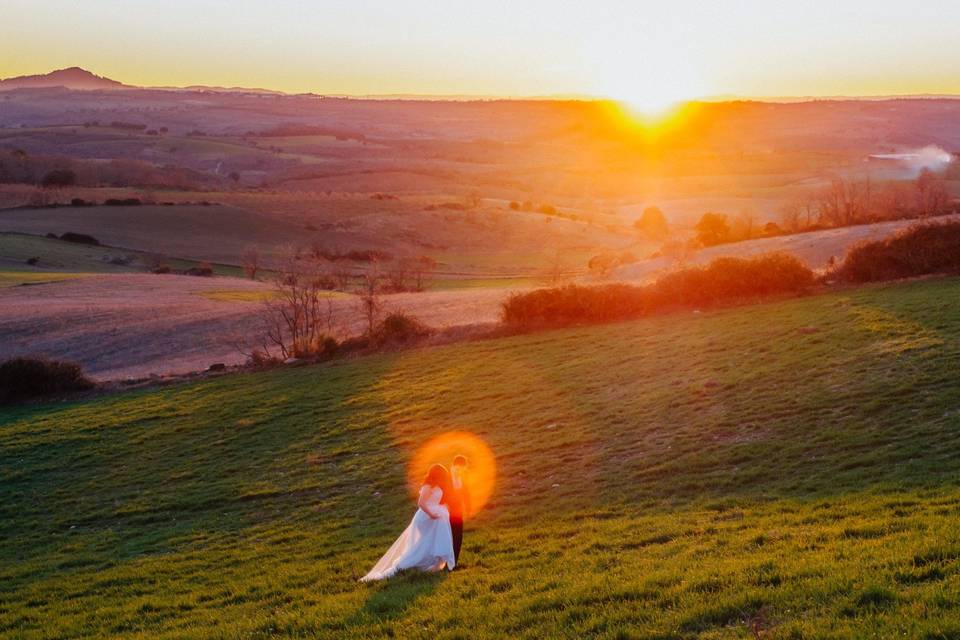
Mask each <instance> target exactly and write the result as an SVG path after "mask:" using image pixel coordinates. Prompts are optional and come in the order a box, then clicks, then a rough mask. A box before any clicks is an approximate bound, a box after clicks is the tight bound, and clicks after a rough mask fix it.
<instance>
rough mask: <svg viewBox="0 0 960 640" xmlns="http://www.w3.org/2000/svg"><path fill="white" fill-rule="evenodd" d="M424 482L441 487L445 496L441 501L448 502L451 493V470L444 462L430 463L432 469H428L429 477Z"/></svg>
mask: <svg viewBox="0 0 960 640" xmlns="http://www.w3.org/2000/svg"><path fill="white" fill-rule="evenodd" d="M423 484H428V485H430V486H431V487H440V489H441V490H442V491H443V497H442V498H440V502H444V503H445V502H446V501H447V497H448V496H449V495H450V472H449V471H447V468H446V467H445V466H443V465H442V464H434V465H430V470H429V471H427V477H426V478H424V479H423Z"/></svg>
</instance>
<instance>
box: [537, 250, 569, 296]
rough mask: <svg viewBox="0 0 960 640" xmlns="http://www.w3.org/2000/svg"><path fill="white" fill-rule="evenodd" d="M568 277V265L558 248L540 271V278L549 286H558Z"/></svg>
mask: <svg viewBox="0 0 960 640" xmlns="http://www.w3.org/2000/svg"><path fill="white" fill-rule="evenodd" d="M569 279H570V267H569V265H567V263H566V261H565V260H564V259H563V252H561V251H560V250H559V249H558V250H557V251H556V252H555V253H554V254H553V256H552V257H551V258H550V262H548V263H547V265H546V266H545V267H544V268H543V271H542V272H541V280H543V282H545V283H546V284H548V285H549V286H551V287H556V286H559V285H561V284H563V283H565V282H566V281H567V280H569Z"/></svg>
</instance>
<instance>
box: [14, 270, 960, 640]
mask: <svg viewBox="0 0 960 640" xmlns="http://www.w3.org/2000/svg"><path fill="white" fill-rule="evenodd" d="M958 294H960V279H940V280H927V281H920V282H913V283H908V284H899V285H895V286H883V287H869V288H864V289H860V290H857V291H853V292H842V293H835V294H830V295H823V296H817V297H812V298H803V299H794V300H788V301H782V302H778V303H775V304H767V305H761V306H754V307H747V308H740V309H731V310H725V311H721V312H714V313H703V314H675V315H671V316H664V317H657V318H651V319H648V320H642V321H637V322H632V323H623V324H616V325H605V326H599V327H589V328H574V329H565V330H561V331H554V332H549V333H540V334H531V335H525V336H515V337H511V338H503V339H498V340H489V341H481V342H473V343H466V344H460V345H452V346H445V347H439V348H432V349H424V350H416V351H408V352H399V353H394V354H388V355H383V356H377V357H369V358H362V359H356V360H347V361H340V362H337V363H335V364H331V365H326V366H315V367H306V368H293V369H289V368H288V369H281V370H275V371H270V372H264V373H256V374H239V375H232V376H225V377H221V378H216V379H209V380H204V381H198V382H194V383H190V384H183V385H179V386H172V387H163V388H157V389H152V390H141V391H136V392H130V393H125V394H117V395H110V396H105V397H101V398H97V399H93V400H89V401H84V402H77V403H55V404H49V405H43V406H30V407H21V408H17V409H13V410H7V411H6V412H4V413H3V414H0V415H2V417H0V635H7V636H10V637H18V638H41V637H78V636H111V635H112V636H123V637H131V638H137V637H142V638H146V637H150V638H180V637H225V636H229V637H256V638H266V637H329V638H343V637H358V638H380V637H437V638H467V637H469V638H483V637H518V638H541V637H570V638H575V637H600V638H630V637H643V638H694V637H698V638H699V637H702V638H743V637H756V636H759V637H769V638H838V637H849V638H863V637H875V638H889V637H894V636H900V637H911V638H931V639H933V638H956V637H958V634H960V607H958V604H957V603H958V602H960V530H958V528H957V526H956V525H957V521H958V520H957V519H958V516H960V484H958V478H960V438H958V437H957V435H958V431H960V387H958V385H957V384H956V362H957V361H958V358H960V307H958V306H957V305H956V304H955V303H954V301H955V300H956V297H957V295H958ZM453 429H468V430H470V431H472V432H474V433H476V434H477V435H479V436H480V437H482V438H484V439H485V440H486V441H487V442H488V443H489V445H490V446H491V448H492V449H493V451H494V453H495V454H496V455H497V457H498V466H499V476H498V485H497V488H496V491H495V493H494V496H493V499H492V501H491V503H490V504H489V505H488V507H487V509H486V510H485V511H484V512H483V513H481V514H480V516H479V517H478V518H477V519H476V520H475V521H474V522H471V523H468V526H467V532H466V536H465V547H464V553H463V558H462V560H463V563H464V567H463V569H462V570H458V571H456V572H454V573H453V574H450V575H420V574H411V575H404V576H401V577H399V578H397V579H394V580H392V581H389V582H386V583H380V584H374V585H364V584H359V583H357V582H356V580H357V578H358V577H359V576H361V575H362V574H363V573H364V572H365V571H366V570H367V569H368V568H369V567H370V566H371V565H372V564H373V563H374V561H375V560H376V559H377V558H378V557H379V555H380V554H381V553H382V552H383V551H384V550H385V549H386V548H387V546H388V544H389V543H390V542H391V541H392V540H393V539H394V538H395V537H396V536H397V535H398V534H399V533H400V531H401V530H402V528H403V527H404V526H405V525H406V523H407V521H408V520H409V518H410V517H411V515H412V513H413V506H412V502H411V498H410V495H409V494H408V493H407V488H406V486H405V478H404V473H405V472H404V465H405V463H406V462H407V461H408V460H409V459H410V457H411V455H412V453H413V451H414V450H415V448H416V446H417V444H418V443H421V442H423V441H425V440H426V439H427V438H428V437H430V436H433V435H436V434H438V433H441V432H444V431H447V430H453Z"/></svg>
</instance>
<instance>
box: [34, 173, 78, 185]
mask: <svg viewBox="0 0 960 640" xmlns="http://www.w3.org/2000/svg"><path fill="white" fill-rule="evenodd" d="M76 183H77V174H76V173H74V172H73V170H71V169H52V170H50V171H48V172H47V173H46V175H44V176H43V181H42V184H43V186H45V187H70V186H73V185H74V184H76Z"/></svg>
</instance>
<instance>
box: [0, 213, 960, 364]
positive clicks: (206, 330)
mask: <svg viewBox="0 0 960 640" xmlns="http://www.w3.org/2000/svg"><path fill="white" fill-rule="evenodd" d="M957 217H960V216H957ZM955 218H956V217H955ZM910 224H911V222H909V221H899V222H891V223H883V224H877V225H872V226H860V227H849V228H846V229H831V230H827V231H818V232H812V233H805V234H797V235H794V236H783V237H779V238H769V239H763V240H752V241H748V242H740V243H736V244H729V245H722V246H719V247H711V248H710V249H705V250H703V251H700V252H699V253H698V254H696V255H695V256H693V258H692V260H691V262H692V263H694V264H696V263H700V262H706V261H709V260H711V259H713V258H716V257H719V256H722V255H752V254H758V253H763V252H767V251H789V252H792V253H795V254H796V255H798V257H800V259H801V260H803V261H804V262H806V263H807V264H809V265H810V266H811V267H814V268H818V267H822V266H823V265H824V264H825V263H826V261H827V260H828V259H829V257H830V256H831V255H833V256H837V257H840V256H842V255H843V254H844V252H845V251H846V249H847V248H848V247H849V246H850V245H852V244H854V243H856V242H859V241H862V240H867V239H877V238H881V237H883V236H885V235H888V234H890V233H893V232H895V231H897V230H899V229H902V228H904V227H906V226H909V225H910ZM668 268H670V263H669V262H668V261H667V260H665V259H656V260H646V261H643V262H639V263H636V264H633V265H629V266H627V267H624V268H622V269H620V270H619V272H618V273H615V274H614V276H613V277H614V278H615V279H619V280H627V281H643V280H646V279H650V278H652V277H655V276H656V275H657V274H658V273H659V272H662V271H664V270H666V269H668ZM269 290H270V287H269V285H267V284H265V283H261V282H251V281H249V280H240V279H235V278H196V277H189V276H176V275H149V274H110V275H89V276H85V277H81V278H76V279H70V280H64V281H61V282H51V283H45V284H36V285H30V286H18V287H11V288H6V289H0V359H4V358H9V357H12V356H16V355H46V356H48V357H51V358H57V359H66V360H73V361H76V362H79V363H80V364H82V365H83V367H84V370H85V371H87V372H88V373H89V374H90V375H91V376H93V377H94V378H97V379H100V380H117V379H126V378H142V377H146V376H149V375H151V374H159V375H167V374H178V373H187V372H191V371H198V370H202V369H206V368H207V367H208V366H209V365H210V364H212V363H216V362H222V363H225V364H228V365H229V364H239V363H242V362H243V361H244V359H245V357H244V356H243V355H242V354H241V353H239V352H238V351H237V350H236V348H235V347H234V346H231V341H230V338H231V337H234V336H237V335H247V336H249V335H252V334H255V333H256V332H257V329H258V327H259V326H260V324H261V315H262V310H263V303H262V302H257V301H255V300H254V298H256V297H257V295H258V293H261V294H266V293H267V292H268V291H269ZM513 290H520V288H519V287H518V288H515V289H513ZM510 292H511V289H507V288H488V289H483V288H477V289H461V290H448V291H428V292H425V293H406V294H395V295H388V296H383V307H384V312H389V311H394V310H402V311H406V312H408V313H410V314H412V315H414V316H416V317H417V318H419V319H420V320H421V321H422V322H424V323H426V324H428V325H430V326H433V327H438V328H442V327H455V326H462V325H476V324H486V323H493V322H496V321H497V319H498V316H499V312H500V303H501V302H502V301H503V300H504V299H505V298H506V297H507V296H508V295H509V294H510ZM211 297H212V298H213V299H211ZM230 297H232V298H234V300H230V301H227V300H224V299H223V298H230ZM237 298H240V300H239V301H238V300H237ZM244 298H246V300H244ZM332 305H333V318H334V322H333V324H334V327H335V329H336V331H337V333H338V334H340V335H341V336H346V335H355V334H358V333H360V332H361V331H362V330H363V319H362V315H361V313H360V312H359V308H358V307H359V305H358V302H357V299H356V298H354V297H353V296H349V295H344V294H338V296H337V297H336V298H334V299H333V300H332Z"/></svg>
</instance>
